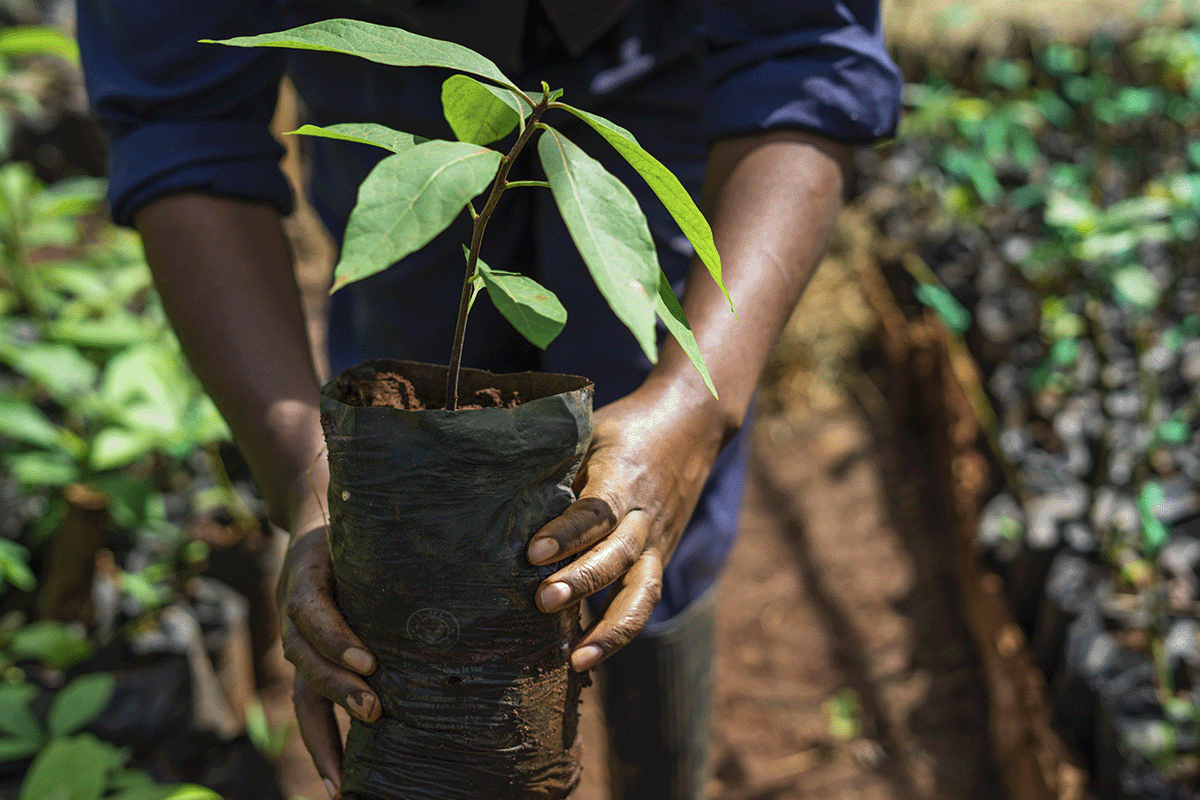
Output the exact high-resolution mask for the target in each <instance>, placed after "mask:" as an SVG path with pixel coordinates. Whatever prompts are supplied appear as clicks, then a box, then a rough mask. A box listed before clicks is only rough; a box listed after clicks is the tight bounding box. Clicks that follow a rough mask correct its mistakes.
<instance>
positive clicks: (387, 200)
mask: <svg viewBox="0 0 1200 800" xmlns="http://www.w3.org/2000/svg"><path fill="white" fill-rule="evenodd" d="M502 158H503V156H501V155H500V154H499V153H497V152H496V151H494V150H488V149H487V148H481V147H479V146H478V145H473V144H468V143H466V142H443V141H431V142H425V143H424V144H419V145H417V146H416V147H413V148H412V149H411V150H407V151H405V152H403V153H397V154H396V155H394V156H388V157H387V158H385V159H383V160H382V161H380V162H379V163H378V164H377V165H376V166H375V168H374V169H373V170H371V174H370V175H368V176H367V178H366V180H364V181H363V183H362V186H360V187H359V189H358V203H357V205H355V206H354V210H353V211H352V212H351V213H350V221H349V222H348V223H347V224H346V237H345V245H344V246H343V247H342V257H341V260H340V261H338V265H337V269H336V270H335V271H334V281H333V288H332V289H331V290H330V291H331V292H333V291H336V290H338V289H340V288H341V287H343V286H345V285H346V284H347V283H350V282H352V281H357V280H361V279H362V278H366V277H369V276H371V275H374V274H375V273H377V272H380V271H382V270H384V269H387V268H388V267H389V266H391V265H392V264H394V263H395V262H396V261H399V260H400V259H401V258H403V257H404V256H406V255H408V254H409V253H412V252H414V251H416V250H419V249H420V248H422V247H424V246H425V245H426V244H428V243H429V241H430V240H432V239H433V237H435V236H437V235H438V234H439V233H441V232H442V231H443V230H445V229H446V226H448V225H449V224H450V223H451V222H452V221H453V220H454V218H455V217H456V216H458V214H459V213H461V212H462V210H463V207H464V206H465V205H466V204H467V203H468V202H469V201H470V200H471V198H472V197H474V196H475V195H477V194H479V193H480V192H482V191H483V190H484V189H485V188H486V187H487V185H488V184H489V183H490V182H491V180H492V178H494V177H495V175H496V170H497V169H499V167H500V161H501V159H502Z"/></svg>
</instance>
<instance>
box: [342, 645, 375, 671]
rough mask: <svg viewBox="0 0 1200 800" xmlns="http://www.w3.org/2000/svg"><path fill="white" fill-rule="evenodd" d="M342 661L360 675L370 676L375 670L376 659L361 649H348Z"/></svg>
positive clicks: (343, 654)
mask: <svg viewBox="0 0 1200 800" xmlns="http://www.w3.org/2000/svg"><path fill="white" fill-rule="evenodd" d="M342 661H343V662H344V663H345V664H346V666H347V667H349V668H350V669H352V670H354V671H355V672H357V673H359V674H360V675H370V674H371V673H372V672H373V671H374V670H375V659H374V658H373V657H372V656H371V654H370V653H368V652H367V651H366V650H363V649H362V648H361V647H347V648H346V652H344V653H342Z"/></svg>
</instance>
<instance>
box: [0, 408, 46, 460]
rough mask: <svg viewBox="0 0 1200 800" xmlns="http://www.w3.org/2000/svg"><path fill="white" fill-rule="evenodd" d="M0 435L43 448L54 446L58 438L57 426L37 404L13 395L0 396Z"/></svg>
mask: <svg viewBox="0 0 1200 800" xmlns="http://www.w3.org/2000/svg"><path fill="white" fill-rule="evenodd" d="M0 437H4V438H7V439H12V440H14V441H17V442H24V443H25V444H32V445H36V446H38V447H45V448H54V447H56V446H57V445H58V442H59V438H60V437H59V429H58V426H57V425H55V424H54V423H53V422H51V421H50V420H49V419H47V418H46V415H45V414H43V413H42V412H41V411H40V410H39V409H38V408H37V406H35V405H33V404H32V403H30V402H28V401H26V400H20V399H17V398H14V397H0Z"/></svg>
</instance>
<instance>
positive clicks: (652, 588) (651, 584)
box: [643, 577, 663, 608]
mask: <svg viewBox="0 0 1200 800" xmlns="http://www.w3.org/2000/svg"><path fill="white" fill-rule="evenodd" d="M643 591H645V593H646V600H647V603H648V605H649V606H650V607H651V608H653V607H654V606H656V605H658V601H660V600H662V593H663V582H662V578H659V577H654V578H650V579H649V580H647V581H646V583H645V584H644V585H643Z"/></svg>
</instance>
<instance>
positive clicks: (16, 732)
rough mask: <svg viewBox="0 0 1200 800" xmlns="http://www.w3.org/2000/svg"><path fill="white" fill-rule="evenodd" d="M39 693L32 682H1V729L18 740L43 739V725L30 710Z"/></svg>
mask: <svg viewBox="0 0 1200 800" xmlns="http://www.w3.org/2000/svg"><path fill="white" fill-rule="evenodd" d="M37 693H38V690H37V687H36V686H34V685H33V684H32V683H5V684H0V731H2V732H4V733H6V734H8V735H9V736H11V737H14V738H15V739H17V740H34V741H37V742H40V741H41V740H42V738H43V737H42V726H41V724H39V723H38V721H37V717H35V716H34V714H33V712H32V711H30V710H29V704H30V703H31V702H33V699H34V698H35V697H37ZM35 749H36V748H35ZM12 758H16V756H12ZM0 760H3V759H2V757H0Z"/></svg>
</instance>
